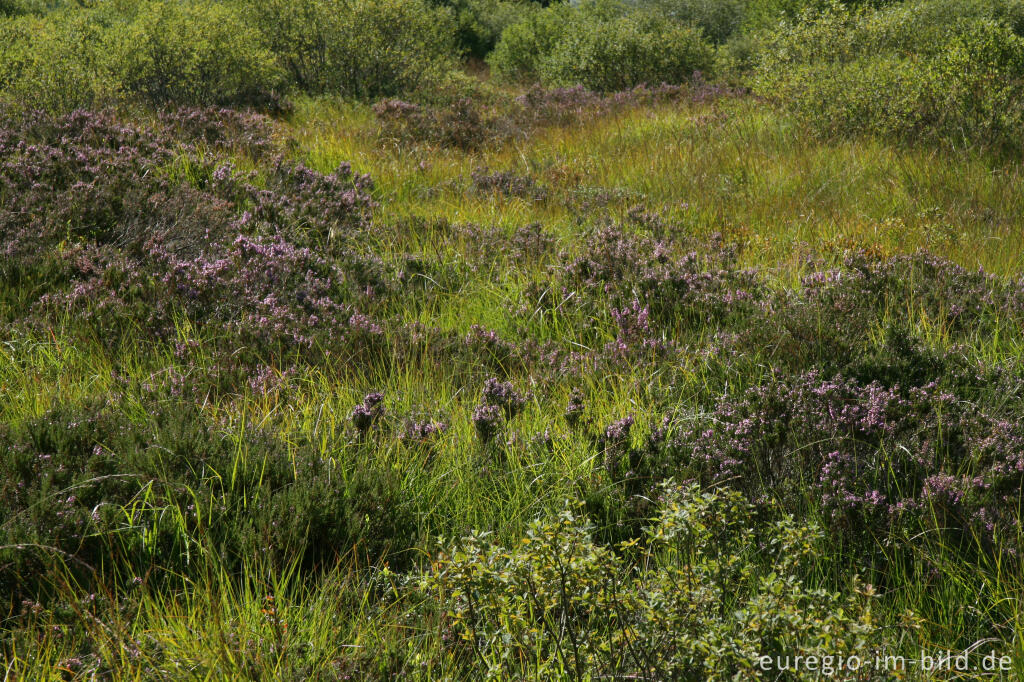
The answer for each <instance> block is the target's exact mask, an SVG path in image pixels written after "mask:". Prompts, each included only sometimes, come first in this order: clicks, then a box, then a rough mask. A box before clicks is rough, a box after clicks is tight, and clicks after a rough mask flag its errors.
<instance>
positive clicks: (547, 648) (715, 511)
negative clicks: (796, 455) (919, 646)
mask: <svg viewBox="0 0 1024 682" xmlns="http://www.w3.org/2000/svg"><path fill="white" fill-rule="evenodd" d="M660 492H661V497H660V505H661V507H660V512H659V513H658V515H657V517H656V518H655V519H654V522H653V524H652V526H651V527H650V528H648V529H647V532H646V535H645V537H644V539H643V541H642V542H641V541H639V540H634V541H629V542H626V543H622V544H621V545H620V546H618V547H617V548H616V549H615V550H613V549H612V548H610V547H607V546H604V545H600V544H598V543H596V542H595V541H594V540H593V531H594V529H593V528H592V527H591V526H589V525H588V524H587V523H586V522H585V521H583V520H581V519H580V518H578V517H577V516H576V515H574V514H573V513H572V512H569V511H566V512H563V513H562V514H560V515H559V516H557V517H555V518H549V519H545V520H539V521H535V522H534V523H533V524H532V525H531V526H530V530H529V532H528V534H527V536H526V537H525V538H523V539H522V541H521V542H520V543H518V544H517V545H516V546H515V547H514V548H505V547H501V546H500V545H498V544H496V543H494V542H493V541H491V540H490V539H488V538H487V537H486V536H481V535H474V536H470V537H467V538H465V539H464V540H463V541H462V542H461V543H456V544H453V545H451V546H450V547H448V548H447V549H446V551H445V552H444V553H443V554H442V555H441V556H440V558H439V560H438V561H437V562H436V563H435V565H434V571H433V572H432V573H431V574H429V575H428V576H427V577H426V579H425V581H424V587H425V589H427V590H429V591H431V592H432V593H433V595H434V596H435V597H436V598H440V599H441V601H442V603H443V604H445V606H446V608H447V612H448V616H449V620H448V621H447V628H448V630H447V632H446V638H447V639H448V640H449V641H450V642H451V644H449V646H450V647H452V648H454V649H455V650H456V651H455V652H453V653H459V652H461V653H463V654H465V655H467V656H473V658H467V659H466V660H468V661H473V664H474V665H475V666H477V670H476V672H477V673H478V674H479V675H481V676H484V677H486V678H488V679H519V678H529V679H536V678H545V679H546V678H550V677H554V678H558V679H563V678H567V679H598V678H601V677H605V676H609V677H618V676H623V677H634V676H635V677H645V678H648V679H705V680H732V679H740V678H742V679H747V678H754V677H757V676H758V675H759V670H758V668H757V667H756V665H757V662H758V660H759V657H761V656H771V657H775V656H780V655H781V656H794V655H800V656H807V655H818V656H828V655H829V654H832V653H834V652H836V651H843V652H846V653H848V654H850V653H854V652H856V653H860V654H864V653H865V651H866V650H867V649H868V647H869V646H870V645H871V639H872V633H873V630H872V628H871V626H870V624H869V615H868V614H869V610H868V609H867V608H866V607H865V605H864V604H863V603H862V602H861V601H860V599H858V598H856V597H845V598H844V597H840V596H838V595H835V594H832V593H829V592H826V591H824V590H821V589H816V588H813V587H811V586H809V585H808V584H807V583H805V582H804V581H803V579H802V575H803V572H804V571H805V570H806V567H807V562H808V559H809V558H810V557H811V556H812V555H813V553H814V552H815V551H816V548H817V547H818V544H819V543H820V542H821V539H822V537H821V534H820V533H819V531H818V530H817V529H815V528H814V527H811V526H805V525H799V524H797V523H795V522H794V521H793V520H792V518H789V517H782V518H779V519H777V520H775V521H771V520H770V519H768V520H766V519H763V518H760V517H758V516H757V515H756V512H755V510H754V508H753V507H751V506H749V505H748V504H746V503H744V502H743V501H742V499H741V498H740V496H739V495H737V494H736V493H734V492H724V491H722V492H710V493H709V492H703V491H701V490H699V489H698V488H696V487H687V488H677V487H673V486H671V485H666V486H665V487H663V488H662V489H661V490H660ZM773 672H774V673H775V674H777V672H778V671H773ZM768 677H769V678H771V679H774V675H773V673H772V672H769V673H768Z"/></svg>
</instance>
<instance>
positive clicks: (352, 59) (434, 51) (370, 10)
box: [241, 0, 455, 98]
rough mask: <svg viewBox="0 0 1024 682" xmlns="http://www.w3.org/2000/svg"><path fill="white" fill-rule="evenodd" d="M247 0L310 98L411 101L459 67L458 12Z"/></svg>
mask: <svg viewBox="0 0 1024 682" xmlns="http://www.w3.org/2000/svg"><path fill="white" fill-rule="evenodd" d="M241 1H242V9H243V13H244V14H245V16H246V17H247V19H248V21H249V22H250V23H251V24H252V25H253V26H255V27H256V28H257V29H258V30H259V31H260V32H261V34H262V35H263V38H264V40H265V44H266V45H267V47H268V48H269V49H270V50H271V51H272V52H273V53H274V54H275V55H276V57H277V59H278V62H279V63H280V64H281V65H282V66H283V67H284V69H285V70H286V71H287V74H288V78H289V80H290V82H291V83H292V84H293V85H294V87H296V88H298V89H300V90H303V91H305V92H311V93H328V92H329V93H338V94H342V95H345V96H349V97H359V98H377V97H388V96H392V95H398V94H407V93H411V92H414V91H417V90H422V89H425V88H429V87H431V86H434V85H437V84H439V83H440V82H442V81H443V80H444V78H445V76H446V75H447V73H448V72H449V71H450V70H451V69H452V68H453V67H454V65H455V60H454V58H455V45H454V40H453V36H454V33H455V29H454V24H453V20H452V16H451V13H450V12H449V11H447V10H444V9H435V8H432V7H431V6H429V5H428V4H426V3H425V2H423V1H422V0H298V1H292V0H268V1H263V0H260V1H256V0H241Z"/></svg>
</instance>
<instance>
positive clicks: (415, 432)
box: [405, 420, 448, 441]
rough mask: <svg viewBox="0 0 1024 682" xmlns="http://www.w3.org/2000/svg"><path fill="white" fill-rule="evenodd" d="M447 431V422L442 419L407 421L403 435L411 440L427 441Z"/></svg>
mask: <svg viewBox="0 0 1024 682" xmlns="http://www.w3.org/2000/svg"><path fill="white" fill-rule="evenodd" d="M446 431H448V424H446V423H445V422H442V421H434V420H428V421H409V422H407V423H406V425H405V437H406V438H407V439H409V440H412V441H427V440H430V439H431V438H433V437H434V436H436V435H439V434H442V433H445V432H446Z"/></svg>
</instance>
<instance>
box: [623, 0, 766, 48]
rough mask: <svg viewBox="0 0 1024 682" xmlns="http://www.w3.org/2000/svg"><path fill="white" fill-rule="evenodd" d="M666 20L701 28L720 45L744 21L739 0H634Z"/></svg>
mask: <svg viewBox="0 0 1024 682" xmlns="http://www.w3.org/2000/svg"><path fill="white" fill-rule="evenodd" d="M634 2H635V3H636V4H637V5H639V6H641V7H643V8H645V9H648V10H649V11H654V12H658V13H659V14H661V15H662V16H664V17H665V18H667V19H673V20H675V21H678V22H679V23H681V24H687V25H693V26H697V27H698V28H700V30H701V31H702V32H703V34H704V37H705V38H707V39H708V40H710V41H711V42H712V43H715V44H716V45H717V44H721V43H723V42H725V41H726V40H728V39H729V38H730V37H731V36H732V35H733V34H734V33H736V32H737V31H739V30H740V28H741V27H742V25H743V22H744V20H745V13H746V4H747V3H744V2H743V1H742V0H639V1H638V0H634Z"/></svg>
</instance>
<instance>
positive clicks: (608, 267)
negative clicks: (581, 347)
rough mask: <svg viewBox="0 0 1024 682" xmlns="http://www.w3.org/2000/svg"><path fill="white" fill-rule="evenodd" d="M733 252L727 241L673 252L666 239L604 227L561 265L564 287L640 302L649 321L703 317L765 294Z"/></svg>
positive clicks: (745, 307) (725, 311)
mask: <svg viewBox="0 0 1024 682" xmlns="http://www.w3.org/2000/svg"><path fill="white" fill-rule="evenodd" d="M735 255H736V254H735V249H733V248H732V247H728V246H719V247H717V248H716V247H713V248H710V249H705V250H704V251H702V252H697V251H690V252H685V253H682V254H677V253H676V249H675V248H673V246H671V245H670V244H667V243H665V242H662V241H654V240H652V239H650V238H647V237H643V236H636V235H632V234H627V233H626V232H624V231H623V230H621V229H616V228H606V229H603V230H601V231H599V232H598V233H597V234H595V235H594V236H593V237H592V238H591V239H589V240H588V241H587V243H586V244H585V246H584V251H583V253H582V254H581V255H578V256H575V257H569V256H566V258H565V263H564V266H563V267H564V277H565V278H566V280H567V281H566V286H570V287H595V288H599V289H602V290H604V291H605V292H606V293H607V294H608V295H609V296H610V297H611V299H612V301H613V302H616V303H619V305H620V306H621V307H623V308H624V307H625V306H627V305H628V306H630V308H632V307H633V306H634V305H640V306H642V308H645V309H646V310H647V311H648V312H647V314H646V316H649V320H650V322H655V321H656V322H658V323H660V324H663V323H666V322H669V321H673V322H674V321H675V320H677V319H678V318H679V317H680V316H684V317H686V318H692V319H695V320H699V321H705V322H706V321H715V320H721V319H722V318H724V317H725V316H726V315H727V314H728V313H730V312H733V311H740V312H742V311H746V310H748V309H750V308H751V307H752V305H753V304H754V303H755V302H757V301H758V300H759V299H761V298H762V297H763V295H764V289H765V287H764V284H763V283H762V282H761V281H760V279H759V278H758V274H757V272H756V271H754V270H744V269H737V268H735V267H734V266H733V261H734V260H735ZM620 309H621V308H620ZM646 316H645V317H646Z"/></svg>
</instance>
